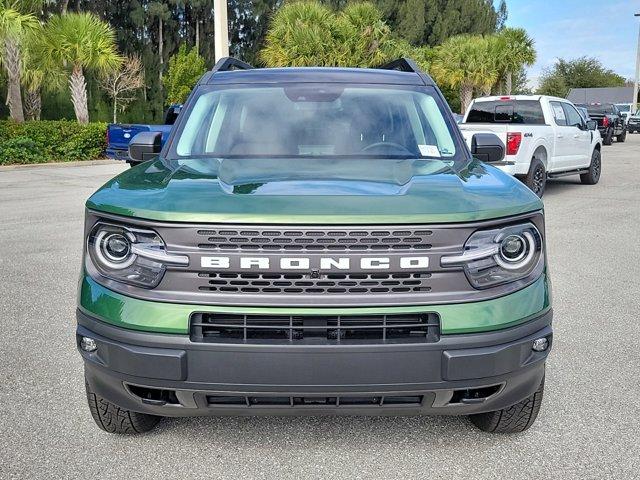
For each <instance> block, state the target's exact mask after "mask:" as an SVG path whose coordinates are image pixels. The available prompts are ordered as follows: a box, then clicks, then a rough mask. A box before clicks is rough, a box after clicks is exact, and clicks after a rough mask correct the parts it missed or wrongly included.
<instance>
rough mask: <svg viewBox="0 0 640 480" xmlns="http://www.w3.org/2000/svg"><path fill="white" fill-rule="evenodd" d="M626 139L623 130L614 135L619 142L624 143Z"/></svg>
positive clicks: (625, 132)
mask: <svg viewBox="0 0 640 480" xmlns="http://www.w3.org/2000/svg"><path fill="white" fill-rule="evenodd" d="M626 139H627V131H626V130H623V131H622V133H621V134H620V135H618V136H617V137H616V140H617V141H618V142H620V143H624V141H625V140H626Z"/></svg>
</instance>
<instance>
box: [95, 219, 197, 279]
mask: <svg viewBox="0 0 640 480" xmlns="http://www.w3.org/2000/svg"><path fill="white" fill-rule="evenodd" d="M87 250H88V253H89V257H90V258H91V262H92V263H93V265H94V266H95V267H96V269H97V270H98V272H99V273H100V274H101V275H103V276H105V277H107V278H110V279H111V280H115V281H117V282H122V283H128V284H130V285H137V286H139V287H145V288H153V287H155V286H157V285H158V283H159V282H160V280H161V279H162V275H163V274H164V272H165V270H166V266H167V265H168V264H174V265H188V264H189V258H188V257H187V256H185V255H170V254H168V253H167V252H166V249H165V245H164V242H163V241H162V239H161V238H160V236H159V235H158V234H157V233H156V232H154V231H153V230H145V229H140V228H134V227H128V226H124V225H114V224H109V223H103V222H98V223H97V224H96V225H95V226H94V227H93V228H92V229H91V233H90V234H89V238H88V240H87Z"/></svg>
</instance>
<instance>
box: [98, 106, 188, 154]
mask: <svg viewBox="0 0 640 480" xmlns="http://www.w3.org/2000/svg"><path fill="white" fill-rule="evenodd" d="M181 109H182V105H171V106H170V107H169V108H168V109H167V111H166V113H165V116H164V124H163V125H145V124H138V123H136V124H125V123H110V124H109V125H108V126H107V149H106V150H105V155H106V156H107V157H108V158H113V159H115V160H124V161H125V162H127V163H129V164H131V165H135V164H137V163H139V162H136V161H134V160H132V159H131V157H129V142H130V141H131V139H132V138H133V137H135V136H136V135H137V134H138V133H140V132H162V145H164V143H165V142H166V141H167V138H169V132H171V128H172V127H173V124H174V122H175V121H176V118H178V114H179V113H180V110H181Z"/></svg>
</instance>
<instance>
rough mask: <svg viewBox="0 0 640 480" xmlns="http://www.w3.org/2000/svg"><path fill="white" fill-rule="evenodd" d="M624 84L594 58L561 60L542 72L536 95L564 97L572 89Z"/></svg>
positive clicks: (618, 76) (622, 79)
mask: <svg viewBox="0 0 640 480" xmlns="http://www.w3.org/2000/svg"><path fill="white" fill-rule="evenodd" d="M625 84H626V80H625V78H624V77H622V76H620V75H618V74H617V73H615V72H614V71H613V70H610V69H608V68H605V67H604V66H603V65H602V63H601V62H600V61H599V60H597V59H595V58H589V57H580V58H577V59H574V60H564V59H562V58H561V59H559V60H558V61H557V62H556V64H555V65H554V66H553V67H552V68H550V69H547V70H545V71H544V73H543V74H542V77H541V78H540V86H539V88H538V92H537V93H539V94H542V95H554V96H557V97H566V96H567V95H568V94H569V90H571V89H572V88H593V87H623V86H624V85H625Z"/></svg>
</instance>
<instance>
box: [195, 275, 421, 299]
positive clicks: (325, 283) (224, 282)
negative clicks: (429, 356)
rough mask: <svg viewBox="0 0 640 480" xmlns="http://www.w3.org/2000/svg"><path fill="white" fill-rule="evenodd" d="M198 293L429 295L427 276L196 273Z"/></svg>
mask: <svg viewBox="0 0 640 480" xmlns="http://www.w3.org/2000/svg"><path fill="white" fill-rule="evenodd" d="M197 275H198V277H200V278H202V279H204V281H206V284H204V285H200V286H199V287H198V289H199V290H201V291H208V292H219V293H229V294H234V293H235V294H242V293H256V294H284V295H303V294H326V295H345V294H376V293H418V292H429V291H431V287H430V286H429V284H428V282H429V279H430V278H431V274H430V273H375V274H365V273H361V274H347V273H344V274H343V273H335V274H334V273H330V274H318V275H317V278H314V277H313V276H312V275H310V274H301V273H300V274H297V273H282V274H281V273H263V274H259V273H219V272H217V273H204V272H201V273H198V274H197Z"/></svg>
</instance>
